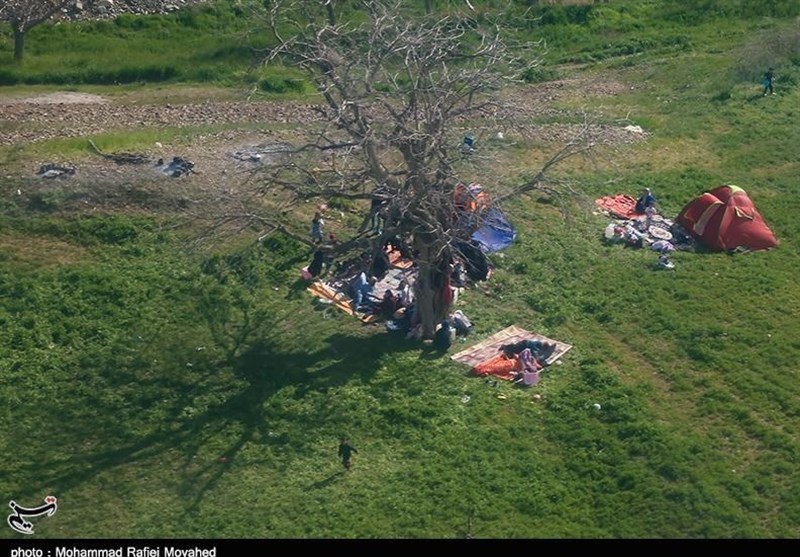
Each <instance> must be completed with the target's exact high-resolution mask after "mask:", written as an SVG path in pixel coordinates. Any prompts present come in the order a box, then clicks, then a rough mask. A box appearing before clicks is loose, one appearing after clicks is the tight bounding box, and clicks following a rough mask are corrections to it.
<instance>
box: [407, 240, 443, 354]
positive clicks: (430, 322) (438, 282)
mask: <svg viewBox="0 0 800 557" xmlns="http://www.w3.org/2000/svg"><path fill="white" fill-rule="evenodd" d="M427 240H431V239H427ZM414 244H415V246H414V247H415V249H416V250H417V251H418V253H419V257H418V259H417V263H418V265H419V267H418V269H417V280H416V282H415V283H414V294H415V311H416V312H417V314H418V316H419V322H420V324H421V325H422V338H423V339H430V338H433V335H434V333H435V332H436V325H437V324H438V323H440V322H441V321H442V320H443V319H444V318H445V317H446V316H447V315H448V314H449V312H450V306H451V303H452V297H451V296H450V295H449V291H447V292H446V294H445V295H443V292H445V290H446V289H449V288H450V286H449V281H447V280H445V279H446V278H447V277H448V271H449V268H450V265H449V261H448V260H447V257H446V256H445V257H436V256H435V254H434V253H433V250H434V249H435V248H434V247H433V242H431V241H426V238H425V237H424V236H422V235H420V236H415V241H414Z"/></svg>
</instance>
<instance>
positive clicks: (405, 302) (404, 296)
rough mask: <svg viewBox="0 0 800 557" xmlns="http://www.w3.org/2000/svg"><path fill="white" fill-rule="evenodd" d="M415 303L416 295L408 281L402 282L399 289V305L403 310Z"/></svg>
mask: <svg viewBox="0 0 800 557" xmlns="http://www.w3.org/2000/svg"><path fill="white" fill-rule="evenodd" d="M413 301H414V293H413V292H412V291H411V285H410V284H408V281H407V280H406V279H403V280H401V281H400V285H399V287H398V289H397V303H398V305H399V306H400V307H401V308H407V307H408V306H410V305H411V303H412V302H413Z"/></svg>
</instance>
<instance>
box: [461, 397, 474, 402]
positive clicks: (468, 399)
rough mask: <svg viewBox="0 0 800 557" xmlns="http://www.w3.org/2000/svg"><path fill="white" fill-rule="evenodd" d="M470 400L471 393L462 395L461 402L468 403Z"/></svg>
mask: <svg viewBox="0 0 800 557" xmlns="http://www.w3.org/2000/svg"><path fill="white" fill-rule="evenodd" d="M470 400H472V399H471V398H470V396H469V395H464V396H462V397H461V402H463V403H464V404H466V403H468V402H469V401H470Z"/></svg>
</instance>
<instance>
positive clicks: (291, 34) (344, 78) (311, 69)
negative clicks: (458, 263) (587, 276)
mask: <svg viewBox="0 0 800 557" xmlns="http://www.w3.org/2000/svg"><path fill="white" fill-rule="evenodd" d="M362 4H363V5H362V9H363V11H364V14H366V17H365V18H363V21H361V22H358V23H343V22H341V20H340V22H339V23H337V24H335V25H332V24H331V19H330V18H329V17H328V16H327V14H325V13H320V14H317V17H313V15H314V14H310V13H309V12H308V10H307V3H302V2H299V1H291V0H288V1H285V2H280V1H278V2H272V3H271V7H272V9H271V13H270V16H271V18H270V21H271V23H272V32H273V33H274V34H275V36H276V37H277V39H278V44H277V46H276V47H275V48H274V49H273V50H271V52H270V54H269V56H268V59H267V62H268V63H269V62H273V61H281V62H282V63H291V64H293V65H294V66H296V67H299V68H302V69H303V70H304V71H305V72H306V74H307V75H308V77H309V78H310V79H311V80H312V81H313V83H314V85H315V86H316V88H317V91H318V92H319V94H320V95H321V96H322V98H323V99H324V105H323V106H322V107H320V108H319V112H320V113H321V115H322V117H323V118H322V119H323V121H324V122H327V124H328V125H326V126H324V127H322V128H321V129H319V130H315V132H314V135H313V136H309V140H308V142H307V144H305V145H303V146H302V147H299V148H298V149H297V151H296V152H295V153H294V155H293V156H292V157H291V159H290V161H289V162H288V164H282V165H277V166H275V167H272V168H271V170H270V171H269V174H268V175H266V176H263V177H262V186H261V188H260V193H261V194H262V195H265V194H270V196H271V197H276V196H278V197H279V198H280V199H281V203H282V204H283V205H282V207H283V209H282V211H287V207H291V206H293V205H296V204H297V203H299V202H303V201H309V200H312V199H322V200H331V199H334V198H340V199H349V200H359V199H375V198H376V197H377V198H379V199H380V200H382V201H383V211H384V215H385V222H384V226H383V227H382V230H381V231H380V233H379V234H378V235H377V236H375V235H369V234H367V233H364V232H361V233H359V234H356V235H355V236H354V237H353V238H351V239H350V240H349V241H348V242H345V243H344V244H343V245H340V246H339V247H338V248H337V249H338V250H339V251H342V250H345V249H353V248H358V249H364V248H368V249H371V250H373V251H375V252H377V251H378V250H380V249H382V246H383V245H384V243H385V242H386V241H390V240H391V239H395V238H399V239H401V240H405V241H407V242H408V244H409V245H410V247H411V248H412V251H413V253H414V256H415V261H416V263H417V265H418V275H417V280H416V284H415V294H416V311H417V312H418V317H419V319H420V322H421V324H422V334H423V336H424V337H425V338H430V337H431V336H433V333H434V331H435V328H436V325H437V323H438V322H439V321H440V320H441V319H442V318H444V317H445V316H446V315H447V314H448V313H449V310H450V305H451V300H452V299H451V297H450V296H449V294H450V291H449V288H448V286H449V277H450V274H451V263H452V261H453V260H454V256H458V255H461V256H463V255H464V254H463V251H464V247H465V246H467V245H468V244H469V242H470V237H471V234H472V232H473V231H474V229H475V227H476V226H478V225H479V224H480V217H481V215H480V213H477V212H476V213H470V214H469V215H466V217H468V218H466V219H465V218H460V217H463V216H465V215H463V214H462V209H463V208H462V207H459V206H458V205H457V203H456V201H455V188H456V186H457V185H458V184H459V183H460V180H459V177H458V175H457V168H458V165H459V164H461V163H460V162H459V161H461V160H462V159H463V157H464V156H465V155H464V154H463V152H462V151H461V149H460V148H459V147H460V146H461V143H460V139H459V137H460V136H459V135H458V133H457V132H458V130H459V129H460V128H459V127H460V126H465V125H469V123H470V122H471V121H472V119H475V118H486V117H491V114H493V111H494V109H495V108H496V106H495V102H494V100H493V97H492V95H493V94H494V93H496V92H498V91H500V90H501V89H502V88H503V87H505V86H506V85H508V84H510V83H513V82H514V81H518V80H519V79H520V76H521V75H522V74H523V73H524V72H525V71H526V70H527V69H529V68H531V67H532V66H535V65H538V64H539V63H540V59H539V58H538V57H537V56H536V53H537V51H538V49H537V45H535V44H515V43H514V42H513V41H511V40H509V38H508V37H506V36H505V34H504V33H503V29H502V28H501V27H500V26H497V25H491V24H489V23H490V22H488V20H487V19H486V18H485V17H484V18H483V19H481V20H478V19H477V18H476V17H475V16H474V13H472V12H469V11H465V12H464V14H457V13H455V11H453V12H452V13H451V14H450V15H448V16H446V17H435V16H430V17H424V18H404V17H403V6H402V2H398V1H387V0H372V1H364V2H363V3H362ZM329 5H332V3H331V4H327V5H326V6H329ZM468 7H469V6H468ZM487 22H488V23H487ZM585 137H586V136H585V135H581V136H580V137H578V138H576V140H574V141H571V142H569V143H568V144H567V145H565V146H564V147H563V149H561V150H560V151H559V152H558V153H556V154H555V155H554V156H553V157H552V159H551V160H550V161H548V162H547V163H546V164H545V165H544V167H543V168H542V169H541V170H540V171H538V172H537V173H535V175H534V176H533V178H531V179H530V180H528V181H526V182H525V183H524V184H521V185H519V186H518V187H515V188H513V189H512V190H511V191H509V192H507V193H506V194H505V197H511V196H515V195H520V194H522V193H525V192H526V191H531V190H534V189H541V188H544V187H545V177H546V172H547V171H549V170H550V169H551V168H552V167H553V166H554V165H555V164H557V163H559V162H560V161H562V160H563V159H564V158H566V157H569V156H572V155H574V154H576V153H579V152H582V151H584V150H585V149H587V148H588V144H587V142H585V141H583V139H582V138H585ZM551 191H553V190H551ZM251 207H252V206H251ZM251 212H252V211H251ZM287 212H288V211H287ZM280 215H281V212H279V211H276V212H273V213H272V214H271V215H269V217H260V222H262V223H266V222H267V221H268V222H269V223H270V226H271V227H272V228H275V227H278V226H281V224H280V220H281V216H280ZM368 218H369V215H367V216H366V217H365V221H364V222H365V223H366V220H367V219H368ZM251 220H252V219H251ZM364 228H365V227H364V226H363V225H362V227H361V229H360V230H362V231H363V230H364Z"/></svg>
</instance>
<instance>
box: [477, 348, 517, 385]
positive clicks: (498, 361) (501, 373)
mask: <svg viewBox="0 0 800 557" xmlns="http://www.w3.org/2000/svg"><path fill="white" fill-rule="evenodd" d="M520 367H521V365H520V362H519V358H516V357H512V358H509V357H508V356H506V355H505V354H504V353H503V352H500V353H499V354H497V355H496V356H493V357H491V358H489V359H488V360H486V361H484V362H481V363H479V364H478V365H476V366H475V367H473V368H472V371H473V373H475V375H477V376H479V377H483V376H484V375H494V376H496V377H500V378H501V379H506V380H507V381H511V380H512V379H514V373H513V372H515V371H519V370H520Z"/></svg>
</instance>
